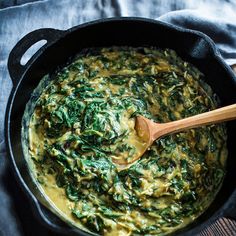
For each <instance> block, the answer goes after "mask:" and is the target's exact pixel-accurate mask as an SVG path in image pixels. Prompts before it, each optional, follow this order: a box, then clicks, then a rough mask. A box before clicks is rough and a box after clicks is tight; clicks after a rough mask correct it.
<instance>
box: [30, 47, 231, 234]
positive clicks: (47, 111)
mask: <svg viewBox="0 0 236 236" xmlns="http://www.w3.org/2000/svg"><path fill="white" fill-rule="evenodd" d="M203 77H204V76H203V74H202V73H201V72H199V71H198V69H197V68H195V67H194V66H192V65H191V64H189V63H187V62H184V61H183V60H182V59H181V58H179V57H178V56H177V55H176V53H175V52H174V51H173V50H170V49H165V50H162V49H156V48H131V47H112V48H103V49H90V50H86V51H84V52H82V53H80V54H79V55H78V56H77V57H76V59H75V60H74V61H73V62H72V63H71V64H69V65H68V66H66V67H65V68H63V69H61V70H59V72H57V73H55V74H54V75H52V82H51V83H50V84H49V85H48V86H47V87H46V88H45V90H44V91H43V92H42V94H41V95H40V97H39V99H38V100H37V103H36V105H35V110H34V113H33V115H32V117H31V121H30V127H29V153H30V156H31V158H32V159H33V160H34V163H35V166H36V172H37V173H36V175H37V178H38V181H39V182H40V184H41V185H42V187H43V188H44V190H45V192H46V193H48V195H49V197H51V196H52V195H50V194H52V193H51V190H50V189H54V190H53V191H54V194H55V196H57V191H59V190H61V189H63V192H64V195H65V196H66V197H65V204H63V206H62V205H59V203H58V202H57V201H56V200H54V201H55V204H56V205H57V203H58V205H57V206H58V207H59V208H60V209H61V211H64V212H68V209H69V211H70V213H69V217H70V219H71V220H72V221H73V222H74V223H75V224H77V225H78V226H79V227H84V228H85V229H86V230H88V231H92V232H95V233H98V234H101V235H163V234H167V233H169V232H172V231H175V230H177V229H178V228H181V227H183V226H185V225H186V224H188V223H190V222H191V221H192V220H194V219H195V218H196V217H198V216H199V215H200V214H201V213H202V212H203V211H204V210H205V209H206V208H207V207H208V206H209V204H210V203H211V202H212V200H213V199H214V197H215V195H216V193H217V191H218V190H219V188H220V186H221V183H222V180H223V178H224V175H225V160H226V156H227V150H226V130H225V127H224V125H211V126H207V127H202V128H197V129H191V130H188V131H186V132H181V133H178V134H173V135H169V136H166V137H164V138H161V139H159V140H157V141H156V142H155V143H154V144H153V145H152V146H151V148H150V149H149V150H148V151H147V152H146V153H145V154H144V155H143V157H142V158H141V159H140V160H138V161H136V162H135V163H134V164H133V165H132V166H130V167H129V168H128V169H126V170H122V171H119V169H118V168H117V165H116V164H114V163H113V161H112V158H114V157H115V158H120V157H122V158H125V159H127V160H130V159H132V157H133V156H134V154H135V152H136V151H137V143H136V142H135V141H134V139H135V137H136V136H135V134H136V133H135V129H134V124H135V117H136V116H137V115H138V114H141V115H143V116H145V117H147V118H149V119H152V120H154V121H156V122H161V123H162V122H168V121H173V120H177V119H181V118H184V117H188V116H192V115H195V114H198V113H201V112H205V111H209V110H211V109H215V108H216V107H217V106H218V104H217V102H216V100H215V98H214V96H213V93H212V90H211V88H210V87H209V86H208V85H207V84H206V83H205V82H204V81H203ZM49 190H50V191H49ZM49 193H50V194H49ZM55 196H54V197H53V199H56V197H55ZM58 197H59V195H58Z"/></svg>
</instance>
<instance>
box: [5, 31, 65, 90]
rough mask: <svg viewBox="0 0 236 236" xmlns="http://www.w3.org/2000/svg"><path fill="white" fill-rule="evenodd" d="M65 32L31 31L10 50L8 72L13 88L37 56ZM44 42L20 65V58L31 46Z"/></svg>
mask: <svg viewBox="0 0 236 236" xmlns="http://www.w3.org/2000/svg"><path fill="white" fill-rule="evenodd" d="M64 33H65V31H62V30H57V29H51V28H43V29H38V30H35V31H32V32H30V33H28V34H27V35H25V36H24V37H23V38H22V39H21V40H20V41H19V42H18V43H17V44H16V45H15V47H14V48H13V49H12V50H11V52H10V54H9V57H8V64H7V66H8V71H9V74H10V76H11V79H12V83H13V86H14V87H15V86H16V85H17V84H18V82H19V80H20V78H21V76H22V75H23V74H24V72H25V71H26V70H27V68H28V67H29V65H30V64H31V63H32V62H33V61H34V60H35V58H36V56H37V54H38V53H39V52H41V51H43V50H44V49H45V48H47V47H48V46H49V45H51V44H52V43H54V42H55V41H56V40H57V39H59V38H60V37H61V36H62V35H63V34H64ZM41 40H46V41H47V42H46V44H44V45H43V46H42V47H41V48H40V49H39V50H38V51H37V53H35V54H34V55H33V56H32V57H31V58H30V59H29V61H28V62H27V63H26V64H25V65H22V64H21V58H22V57H23V55H24V54H25V52H26V51H27V50H28V49H29V48H30V47H31V46H33V45H34V44H35V43H37V42H39V41H41Z"/></svg>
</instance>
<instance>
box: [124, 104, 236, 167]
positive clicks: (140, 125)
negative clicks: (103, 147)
mask: <svg viewBox="0 0 236 236" xmlns="http://www.w3.org/2000/svg"><path fill="white" fill-rule="evenodd" d="M234 119H236V104H233V105H230V106H226V107H222V108H219V109H215V110H213V111H209V112H205V113H202V114H199V115H195V116H191V117H188V118H185V119H181V120H177V121H172V122H167V123H155V122H153V121H152V120H149V119H147V118H146V117H144V116H137V117H136V122H135V129H136V132H137V135H138V136H139V137H140V138H141V139H142V140H143V142H144V143H145V145H143V149H142V150H141V151H140V152H139V153H137V154H136V155H137V156H135V157H134V158H133V159H132V161H131V162H124V163H120V164H122V167H121V168H122V169H124V168H127V167H129V166H130V165H131V164H132V163H134V162H135V161H137V160H138V159H140V158H141V157H142V155H143V154H144V153H145V152H146V150H147V149H148V148H149V147H150V146H151V145H152V144H153V142H154V141H155V140H156V139H159V138H161V137H163V136H165V135H168V134H172V133H177V132H180V131H183V130H187V129H191V128H195V127H199V126H204V125H210V124H216V123H219V122H224V121H229V120H234Z"/></svg>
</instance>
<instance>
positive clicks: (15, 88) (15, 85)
mask: <svg viewBox="0 0 236 236" xmlns="http://www.w3.org/2000/svg"><path fill="white" fill-rule="evenodd" d="M122 21H123V22H127V21H129V22H132V21H133V22H145V23H152V24H155V25H157V26H163V27H166V28H169V29H172V30H174V31H179V32H182V33H186V34H192V35H194V36H195V37H196V36H198V37H200V38H202V39H203V40H204V41H205V42H207V44H208V46H209V49H210V54H212V56H213V57H214V59H215V60H216V61H217V62H218V63H219V64H220V66H222V68H223V69H224V70H225V71H226V72H227V74H228V75H229V77H231V79H232V80H233V81H234V84H235V85H236V76H235V74H234V73H233V71H232V69H231V68H230V67H229V66H228V65H227V64H226V63H225V62H224V60H223V58H222V57H221V55H220V52H219V50H218V49H217V47H216V45H215V44H214V42H213V41H212V39H210V37H208V36H207V35H205V34H204V33H202V32H200V31H196V30H190V29H185V28H181V27H179V26H175V25H172V24H170V23H166V22H162V21H159V20H154V19H148V18H143V17H111V18H104V19H98V20H93V21H90V22H86V23H83V24H80V25H77V26H74V27H72V28H69V29H67V30H62V31H61V35H59V36H58V37H57V38H55V40H53V41H52V42H50V43H47V44H46V45H44V46H43V47H42V48H40V49H39V50H38V51H37V52H36V53H35V54H34V55H33V56H32V58H31V59H30V60H29V61H28V62H27V63H26V65H25V67H24V70H23V73H22V74H21V75H20V76H19V78H18V79H17V78H12V77H11V79H12V81H14V80H16V83H15V82H13V88H12V90H11V94H10V96H9V99H8V103H7V108H6V113H5V140H6V147H7V153H8V155H10V160H11V167H12V170H13V172H14V175H15V177H17V180H18V182H19V183H20V185H21V187H22V188H23V190H24V192H25V193H26V195H27V196H28V197H29V198H31V202H32V205H34V207H36V209H37V211H38V212H37V213H38V216H39V217H40V219H41V222H42V221H43V222H44V223H45V224H46V226H49V227H51V228H53V230H55V231H57V232H58V225H54V224H53V223H52V222H50V220H49V221H48V220H47V218H46V219H45V215H44V213H43V212H42V209H41V203H40V202H39V200H38V199H37V198H36V197H35V195H34V194H33V193H32V191H31V190H30V189H29V187H28V185H27V184H26V183H25V181H24V179H23V178H22V176H21V174H20V171H19V169H18V167H17V165H16V163H15V159H14V154H13V151H12V144H11V134H10V127H11V112H12V107H13V103H14V101H15V98H16V92H17V91H18V88H19V85H20V84H21V82H22V81H23V80H24V77H25V75H26V73H27V72H28V70H29V69H30V67H31V66H32V64H34V62H35V61H37V59H38V57H40V56H41V55H42V54H43V53H44V52H45V51H46V50H47V49H48V48H50V47H51V46H52V45H53V44H54V43H56V42H58V41H60V40H61V39H63V38H64V37H66V36H67V35H69V34H71V33H73V32H75V31H77V30H80V29H82V28H86V27H89V26H94V25H97V24H104V23H111V22H122ZM43 29H44V28H42V30H43ZM36 31H37V30H36ZM36 31H32V32H31V33H33V32H36ZM27 36H28V34H27V35H26V36H25V37H26V38H27ZM14 49H16V46H15V47H14V48H13V49H12V51H14ZM12 51H11V53H12ZM11 53H10V54H11ZM9 59H10V57H9ZM9 59H8V70H9V72H10V71H11V70H12V68H11V67H10V63H9V62H10V60H9ZM13 69H14V68H13ZM235 196H236V189H235V190H234V191H233V192H232V194H231V195H230V196H229V197H228V200H227V201H226V202H225V203H224V204H223V205H222V206H221V207H220V208H219V209H218V210H216V211H215V212H214V214H212V215H211V217H210V218H209V219H207V220H205V221H204V222H202V223H198V224H197V225H195V226H194V227H193V228H191V229H189V230H187V232H184V233H183V234H184V235H192V234H193V233H197V232H199V231H200V230H202V229H204V228H205V227H206V226H208V225H209V224H210V223H212V222H213V221H215V220H216V219H218V218H220V217H222V216H224V213H226V212H227V209H228V208H229V207H230V206H232V205H233V200H234V198H235ZM32 208H33V207H32ZM72 227H73V226H72ZM59 231H61V229H60V230H59ZM79 231H81V230H80V229H79ZM66 232H68V229H66ZM83 232H84V231H83ZM79 233H81V232H79ZM176 233H177V234H178V233H179V232H178V231H176ZM180 233H181V232H180ZM183 234H182V235H183ZM85 235H90V234H88V233H87V232H86V233H85Z"/></svg>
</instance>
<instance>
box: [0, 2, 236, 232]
mask: <svg viewBox="0 0 236 236" xmlns="http://www.w3.org/2000/svg"><path fill="white" fill-rule="evenodd" d="M183 9H185V10H183ZM172 10H178V11H172ZM170 11H171V12H170ZM112 16H140V17H148V18H153V19H158V20H161V21H165V22H169V23H172V24H175V25H178V26H180V27H183V28H189V29H194V30H199V31H202V32H204V33H205V34H207V35H208V36H210V37H211V38H212V39H213V41H214V42H215V43H216V44H217V47H218V48H219V51H220V53H221V55H222V57H223V58H224V59H225V60H226V62H227V63H228V64H230V65H232V64H234V63H236V0H227V1H222V0H212V1H207V2H206V1H204V0H198V1H196V0H188V1H184V0H170V1H166V0H149V1H147V0H80V1H78V0H61V1H59V0H58V1H56V0H46V1H37V2H35V3H30V4H25V5H22V6H17V7H10V8H6V9H3V10H0V205H1V208H0V236H1V235H14V236H17V235H33V233H34V235H49V234H50V235H52V233H49V232H48V231H47V230H46V229H44V228H43V227H41V226H38V223H37V222H36V221H34V219H33V218H34V217H33V215H32V213H31V212H30V208H29V207H28V204H27V199H26V198H25V197H24V196H23V195H24V194H22V192H21V190H20V189H19V187H18V186H17V184H16V182H15V180H14V176H13V175H12V174H11V172H10V170H9V164H8V157H7V154H6V148H5V142H4V116H5V109H6V104H7V99H8V97H9V94H10V91H11V88H12V82H11V79H10V77H9V74H8V71H7V66H6V65H7V59H8V55H9V52H10V50H11V49H12V48H13V46H14V45H15V44H16V43H17V41H19V40H20V38H22V37H23V36H24V35H25V34H27V33H29V32H30V31H32V30H35V29H38V28H43V27H45V28H50V27H51V28H57V29H68V28H70V27H72V26H75V25H78V24H81V23H84V22H87V21H91V20H95V19H99V18H106V17H112ZM32 52H33V51H32V50H31V51H29V53H28V54H27V56H26V57H25V58H24V61H27V59H29V58H30V53H32ZM235 235H236V232H235Z"/></svg>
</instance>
